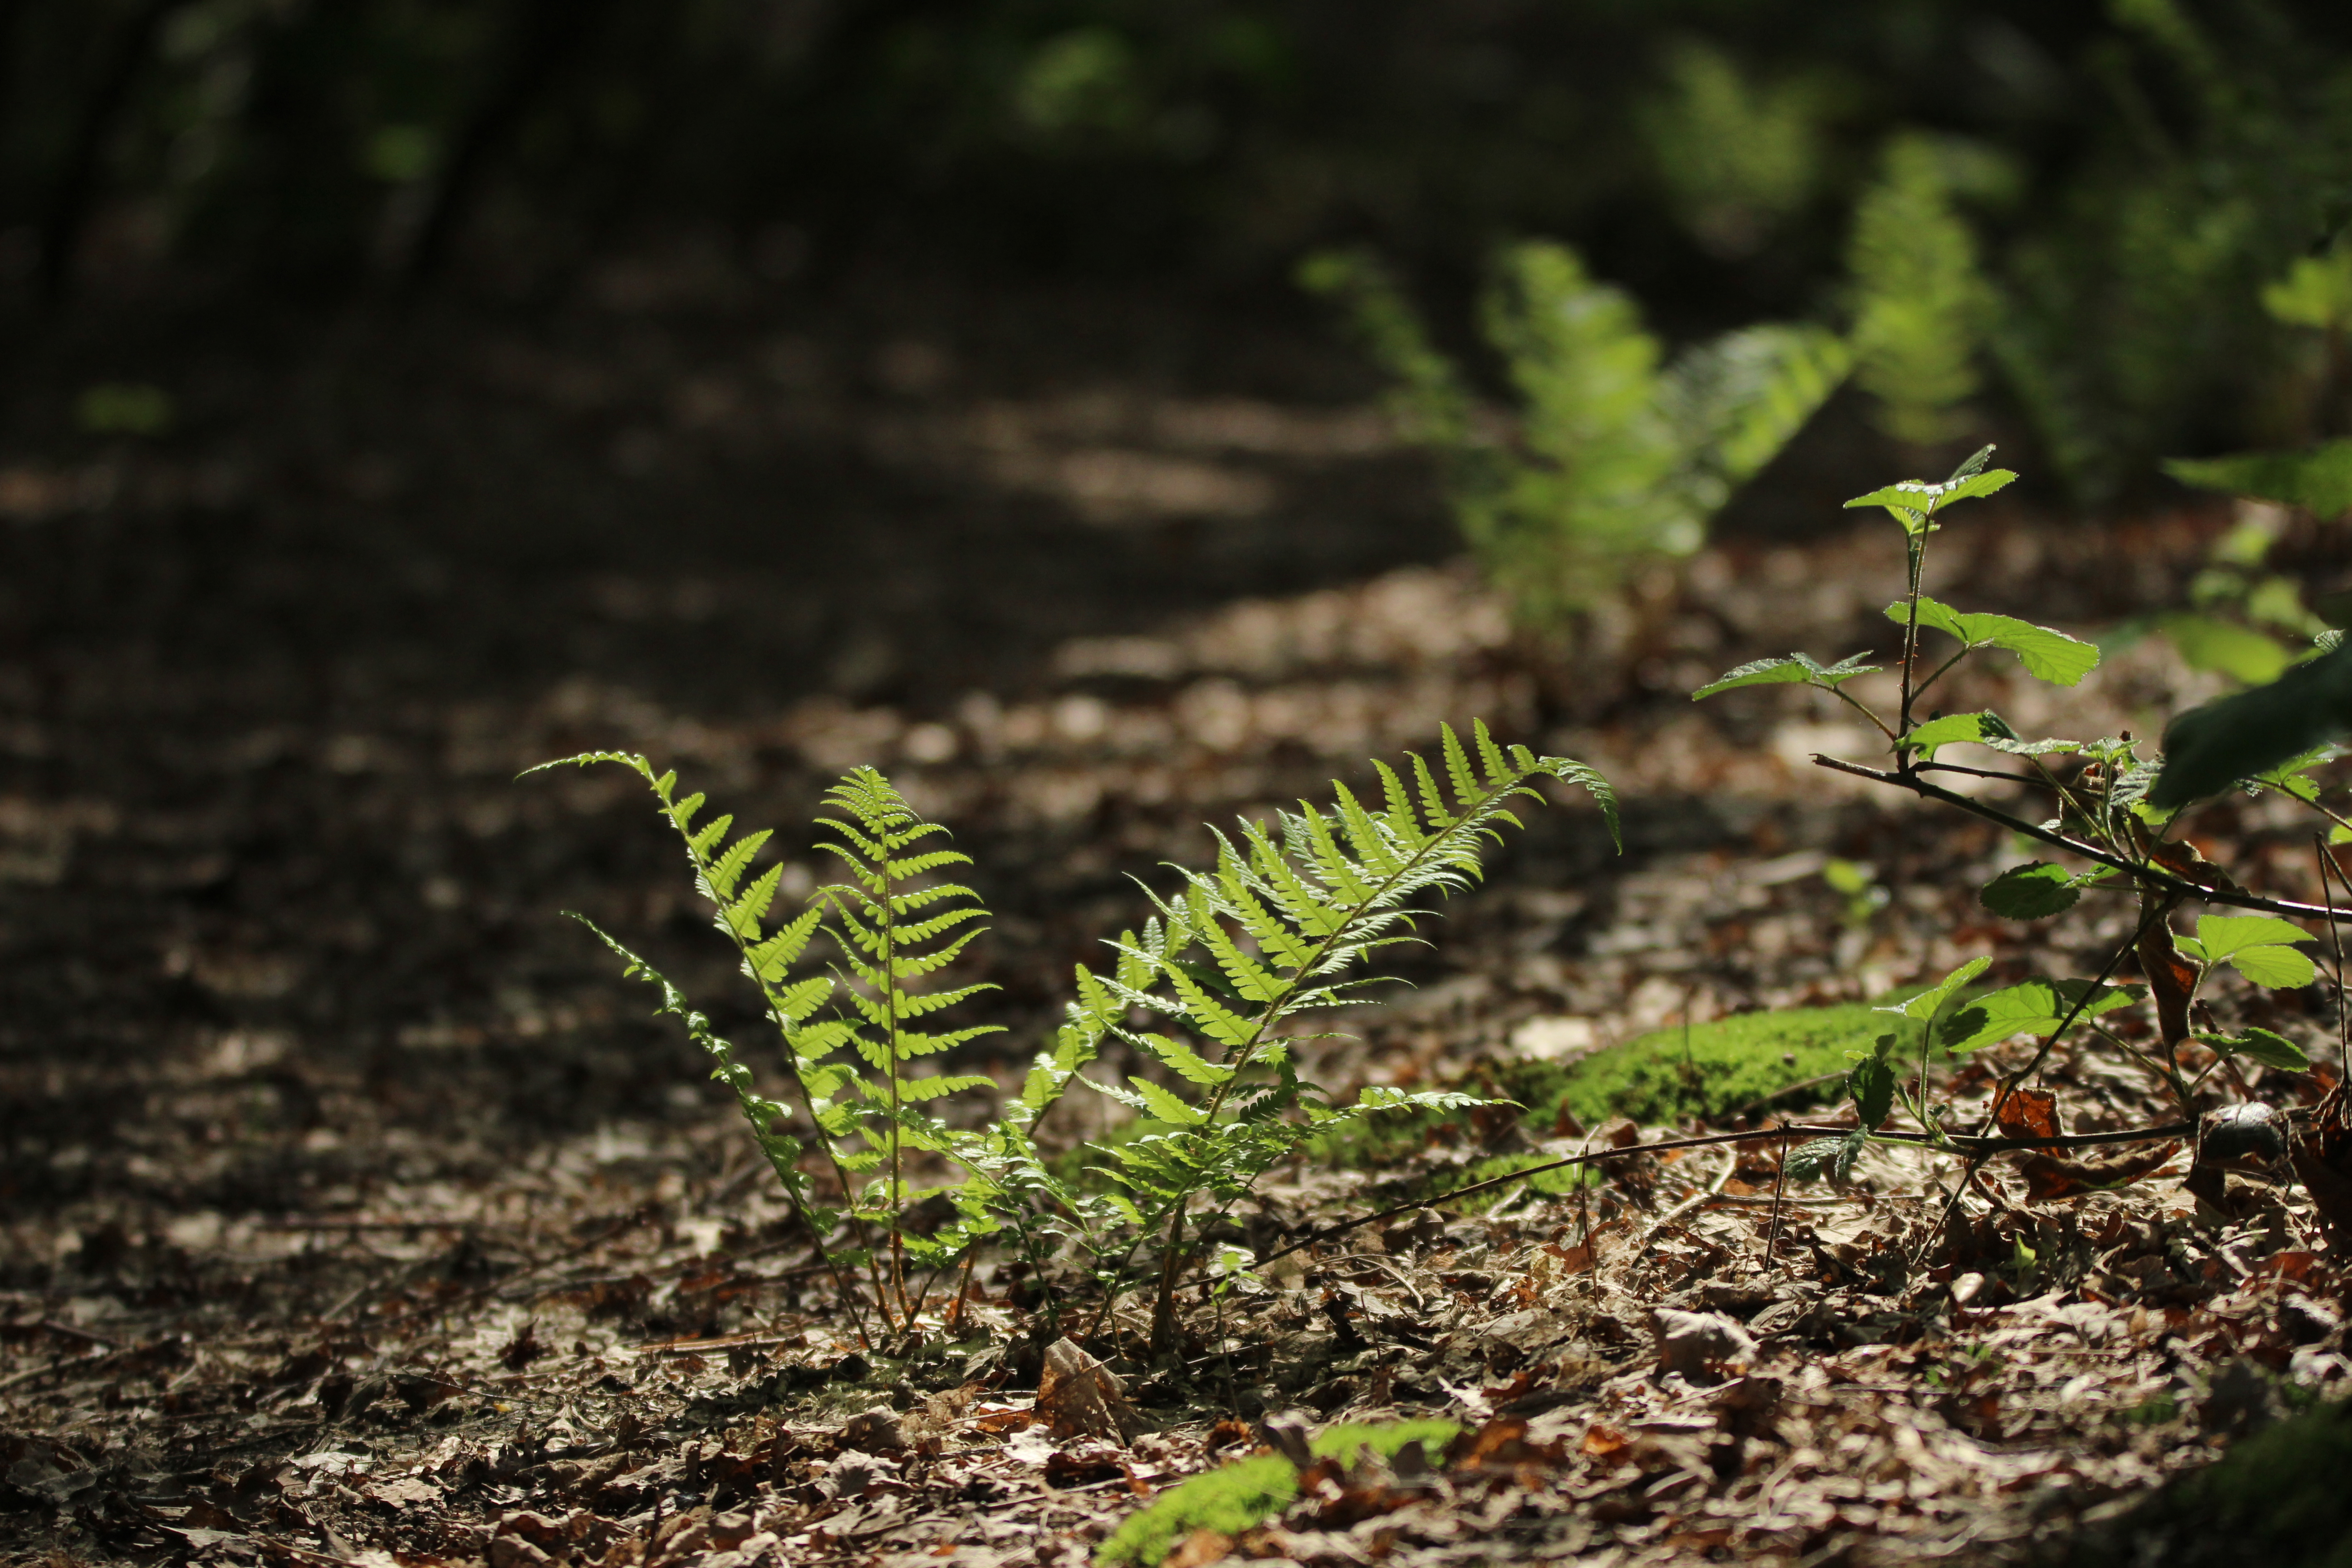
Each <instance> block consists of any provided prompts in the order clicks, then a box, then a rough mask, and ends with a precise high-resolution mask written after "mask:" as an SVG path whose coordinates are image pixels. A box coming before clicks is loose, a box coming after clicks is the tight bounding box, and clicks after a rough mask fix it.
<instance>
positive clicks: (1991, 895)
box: [1977, 860, 2083, 921]
mask: <svg viewBox="0 0 2352 1568" xmlns="http://www.w3.org/2000/svg"><path fill="white" fill-rule="evenodd" d="M2082 896H2083V894H2082V889H2080V888H2078V887H2077V886H2076V885H2075V883H2074V878H2073V877H2071V876H2069V875H2068V874H2067V873H2066V871H2065V869H2064V868H2062V867H2058V866H2053V865H2050V864H2048V863H2047V862H2045V861H2042V860H2029V861H2027V862H2026V863H2025V864H2024V865H2022V866H2011V868H2009V869H2008V870H2006V871H2003V872H2002V873H2001V874H2000V876H1998V877H1995V878H1994V879H1992V880H1991V881H1990V882H1987V883H1986V884H1985V885H1984V886H1983V888H1981V889H1979V890H1978V893H1977V902H1979V903H1980V904H1982V905H1983V906H1984V907H1985V908H1986V909H1988V910H1991V911H1992V912H1993V913H1994V914H1997V915H1999V916H2000V917H2001V918H2002V919H2003V920H2011V921H2039V920H2047V919H2049V918H2050V917H2051V916H2052V915H2054V914H2062V913H2063V912H2064V911H2066V910H2071V909H2073V908H2074V904H2075V900H2079V899H2080V898H2081V897H2082Z"/></svg>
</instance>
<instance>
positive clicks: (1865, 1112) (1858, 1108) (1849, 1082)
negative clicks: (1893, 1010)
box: [1845, 1035, 1895, 1131]
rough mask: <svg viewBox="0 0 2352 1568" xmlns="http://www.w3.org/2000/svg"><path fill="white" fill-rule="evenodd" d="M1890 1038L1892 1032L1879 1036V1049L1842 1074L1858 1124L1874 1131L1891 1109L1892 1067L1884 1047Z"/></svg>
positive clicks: (1893, 1095) (1891, 1039) (1889, 1042)
mask: <svg viewBox="0 0 2352 1568" xmlns="http://www.w3.org/2000/svg"><path fill="white" fill-rule="evenodd" d="M1894 1040H1895V1037H1894V1036H1892V1035H1882V1036H1881V1037H1879V1044H1880V1047H1881V1048H1880V1049H1879V1050H1878V1051H1875V1052H1873V1053H1872V1054H1871V1055H1869V1056H1866V1057H1864V1058H1862V1059H1861V1060H1860V1061H1858V1062H1856V1063H1854V1064H1853V1070H1852V1071H1850V1072H1848V1073H1847V1074H1846V1079H1845V1088H1846V1093H1847V1094H1849V1095H1851V1096H1852V1097H1853V1107H1854V1110H1855V1112H1856V1113H1857V1114H1858V1115H1859V1116H1860V1117H1861V1120H1862V1125H1863V1126H1864V1128H1865V1129H1867V1130H1869V1131H1877V1130H1878V1128H1879V1126H1880V1124H1881V1123H1883V1122H1885V1120H1886V1118H1887V1114H1888V1112H1890V1111H1892V1110H1894V1109H1895V1068H1893V1067H1892V1066H1890V1065H1889V1064H1888V1062H1887V1060H1886V1056H1885V1047H1887V1046H1889V1045H1892V1044H1893V1043H1894Z"/></svg>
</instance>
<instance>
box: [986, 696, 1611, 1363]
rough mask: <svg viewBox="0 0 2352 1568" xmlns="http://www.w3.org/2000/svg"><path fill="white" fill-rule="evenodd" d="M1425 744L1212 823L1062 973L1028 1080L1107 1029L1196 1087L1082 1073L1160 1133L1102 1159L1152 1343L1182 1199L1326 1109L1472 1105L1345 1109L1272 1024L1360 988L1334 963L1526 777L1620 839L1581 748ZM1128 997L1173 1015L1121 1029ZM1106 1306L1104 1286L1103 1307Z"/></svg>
mask: <svg viewBox="0 0 2352 1568" xmlns="http://www.w3.org/2000/svg"><path fill="white" fill-rule="evenodd" d="M1439 752H1440V760H1439V765H1438V767H1437V768H1435V769H1433V768H1432V767H1431V766H1430V764H1429V763H1428V762H1427V761H1426V760H1425V759H1423V758H1422V757H1420V756H1418V755H1409V756H1408V758H1407V763H1406V768H1405V771H1404V772H1403V773H1400V772H1399V771H1398V770H1397V769H1395V768H1392V767H1391V766H1389V765H1388V764H1387V763H1375V764H1374V767H1375V768H1376V769H1377V771H1378V774H1379V777H1380V781H1381V791H1382V802H1381V805H1380V806H1379V807H1377V808H1375V807H1373V806H1371V805H1366V804H1364V803H1363V802H1361V801H1360V800H1358V799H1357V797H1356V796H1355V795H1353V794H1351V793H1350V792H1349V790H1348V789H1347V787H1346V786H1345V785H1335V786H1334V789H1335V794H1336V800H1335V803H1334V805H1331V806H1330V807H1328V808H1326V807H1321V806H1317V805H1310V804H1307V803H1306V802H1301V803H1300V805H1299V809H1298V810H1297V811H1296V812H1284V813H1281V814H1280V816H1279V818H1278V822H1277V825H1276V829H1275V830H1273V831H1269V830H1268V829H1267V828H1266V827H1265V826H1263V825H1261V824H1258V823H1255V822H1248V821H1244V823H1242V824H1241V825H1240V827H1239V829H1238V832H1237V834H1235V835H1227V834H1223V833H1220V834H1218V835H1217V860H1216V865H1215V867H1214V868H1213V869H1212V870H1207V871H1195V870H1183V871H1182V876H1183V886H1182V888H1181V889H1180V890H1179V891H1178V893H1177V894H1176V895H1175V896H1173V897H1171V898H1168V899H1164V900H1163V899H1158V898H1155V900H1154V902H1155V903H1156V904H1157V906H1158V911H1159V912H1158V913H1157V915H1155V916H1154V918H1153V919H1151V920H1150V921H1147V922H1146V923H1145V925H1144V928H1143V931H1142V932H1141V933H1140V934H1139V935H1134V934H1130V935H1129V936H1127V937H1125V938H1122V939H1121V940H1120V941H1119V942H1116V943H1114V944H1113V947H1114V949H1115V951H1116V952H1118V962H1117V963H1116V965H1115V966H1114V967H1113V969H1112V970H1111V972H1110V973H1105V974H1095V973H1089V972H1087V971H1086V970H1083V969H1081V970H1080V971H1079V972H1078V976H1077V982H1078V996H1077V1000H1076V1002H1074V1003H1073V1004H1072V1005H1071V1007H1070V1022H1069V1023H1068V1024H1067V1025H1066V1026H1065V1028H1064V1030H1063V1033H1062V1036H1061V1037H1060V1038H1059V1039H1058V1040H1057V1042H1056V1049H1055V1053H1053V1054H1052V1056H1051V1057H1050V1058H1041V1059H1040V1062H1039V1065H1038V1068H1037V1070H1036V1072H1035V1073H1034V1074H1033V1075H1032V1082H1031V1093H1032V1094H1037V1095H1042V1094H1044V1093H1045V1092H1047V1090H1048V1087H1049V1086H1051V1085H1052V1084H1054V1083H1055V1080H1057V1079H1058V1080H1059V1081H1061V1082H1066V1081H1067V1079H1069V1078H1070V1077H1075V1076H1077V1069H1078V1068H1081V1067H1083V1066H1084V1065H1085V1063H1086V1062H1087V1060H1090V1059H1092V1057H1093V1054H1094V1050H1095V1047H1096V1044H1097V1042H1099V1040H1100V1039H1101V1038H1102V1037H1105V1036H1115V1037H1118V1038H1119V1039H1120V1040H1122V1041H1124V1042H1126V1044H1127V1045H1128V1046H1129V1047H1131V1048H1132V1049H1133V1050H1135V1051H1136V1052H1137V1053H1139V1055H1140V1056H1142V1057H1144V1058H1148V1059H1150V1060H1151V1061H1155V1062H1157V1063H1159V1064H1160V1066H1162V1067H1164V1068H1167V1069H1168V1070H1169V1072H1170V1073H1171V1074H1172V1075H1173V1076H1174V1077H1175V1078H1176V1079H1178V1080H1180V1081H1181V1082H1182V1083H1183V1084H1185V1085H1187V1086H1189V1088H1190V1089H1191V1091H1192V1092H1191V1093H1190V1094H1185V1093H1180V1092H1178V1091H1177V1090H1175V1089H1171V1088H1169V1087H1168V1086H1166V1085H1165V1084H1162V1083H1160V1082H1157V1081H1155V1080H1154V1079H1150V1078H1145V1077H1143V1076H1140V1075H1136V1076H1132V1077H1130V1078H1129V1079H1128V1081H1127V1083H1126V1084H1125V1085H1118V1084H1101V1083H1097V1082H1096V1081H1095V1080H1094V1079H1084V1081H1085V1082H1087V1084H1088V1086H1089V1087H1092V1088H1095V1089H1098V1090H1100V1091H1101V1092H1102V1093H1105V1094H1108V1095H1109V1096H1110V1097H1112V1098H1113V1099H1115V1100H1119V1101H1120V1102H1122V1103H1123V1104H1126V1105H1127V1106H1129V1108H1131V1109H1132V1110H1135V1111H1137V1112H1138V1113H1139V1114H1140V1115H1142V1116H1144V1117H1146V1118H1148V1119H1150V1121H1154V1122H1157V1123H1159V1124H1160V1127H1161V1129H1163V1130H1162V1131H1155V1132H1153V1133H1151V1134H1150V1135H1148V1136H1145V1137H1142V1138H1139V1139H1137V1140H1135V1141H1134V1142H1130V1143H1127V1144H1123V1145H1121V1146H1119V1147H1118V1148H1117V1149H1115V1150H1113V1151H1112V1156H1113V1159H1114V1160H1115V1161H1116V1163H1115V1164H1114V1165H1112V1166H1110V1167H1109V1168H1108V1174H1109V1175H1110V1176H1111V1177H1112V1179H1113V1180H1114V1181H1115V1182H1116V1183H1117V1184H1118V1186H1119V1188H1120V1191H1119V1192H1118V1193H1117V1194H1114V1196H1113V1202H1114V1204H1115V1205H1117V1206H1118V1212H1119V1213H1120V1215H1122V1217H1124V1218H1125V1220H1126V1221H1127V1222H1128V1224H1129V1226H1131V1227H1132V1233H1133V1235H1134V1237H1136V1241H1135V1243H1134V1244H1131V1246H1132V1245H1140V1243H1141V1241H1142V1240H1143V1239H1144V1238H1145V1237H1148V1236H1149V1235H1150V1234H1151V1233H1154V1232H1157V1231H1161V1230H1163V1229H1164V1233H1165V1239H1164V1243H1163V1246H1162V1250H1161V1254H1160V1281H1159V1297H1158V1300H1157V1303H1156V1305H1155V1308H1154V1312H1153V1319H1152V1340H1153V1344H1154V1347H1155V1348H1156V1349H1160V1350H1166V1349H1170V1348H1171V1347H1172V1345H1173V1343H1174V1333H1175V1324H1174V1300H1175V1289H1176V1281H1177V1278H1178V1276H1179V1274H1180V1272H1181V1268H1182V1267H1183V1263H1184V1237H1185V1226H1186V1220H1187V1215H1188V1211H1189V1208H1190V1206H1191V1204H1192V1199H1193V1198H1194V1197H1195V1196H1196V1195H1198V1194H1201V1193H1202V1192H1203V1191H1205V1192H1207V1193H1208V1194H1210V1195H1211V1196H1212V1197H1213V1198H1215V1199H1217V1200H1218V1201H1219V1202H1220V1203H1222V1204H1226V1205H1230V1204H1231V1203H1233V1202H1234V1201H1237V1200H1238V1199H1239V1198H1240V1197H1241V1196H1242V1195H1243V1194H1244V1193H1246V1192H1247V1191H1248V1189H1249V1188H1250V1186H1251V1185H1252V1184H1255V1182H1256V1181H1257V1179H1258V1178H1259V1177H1260V1176H1261V1175H1263V1174H1264V1173H1265V1172H1266V1170H1268V1169H1269V1168H1271V1167H1272V1166H1273V1165H1274V1164H1275V1163H1276V1162H1277V1161H1279V1160H1281V1159H1282V1158H1284V1157H1285V1156H1286V1154H1288V1153H1289V1152H1290V1151H1291V1150H1293V1149H1294V1148H1296V1147H1297V1145H1298V1143H1299V1142H1300V1141H1301V1140H1302V1139H1304V1138H1305V1137H1306V1136H1307V1134H1308V1133H1309V1132H1310V1131H1313V1130H1315V1129H1316V1128H1318V1127H1325V1126H1328V1125H1329V1124H1331V1123H1333V1122H1335V1121H1342V1120H1349V1119H1354V1118H1358V1117H1362V1116H1367V1115H1370V1113H1372V1112H1373V1111H1377V1110H1402V1109H1424V1110H1451V1109H1458V1108H1461V1107H1464V1106H1467V1105H1475V1104H1477V1103H1480V1101H1478V1100H1475V1098H1474V1097H1472V1096H1468V1095H1464V1094H1459V1093H1454V1092H1450V1091H1437V1090H1432V1091H1422V1092H1417V1093H1408V1092H1406V1091H1404V1090H1401V1089H1392V1088H1373V1089H1366V1090H1365V1091H1364V1093H1363V1094H1362V1095H1361V1096H1360V1097H1359V1098H1358V1100H1357V1102H1356V1103H1355V1104H1354V1105H1352V1106H1347V1107H1334V1106H1332V1105H1331V1104H1330V1103H1329V1096H1328V1093H1327V1092H1326V1091H1325V1090H1324V1089H1321V1088H1320V1087H1319V1086H1318V1085H1315V1084H1312V1083H1309V1082H1307V1081H1305V1080H1303V1079H1300V1078H1299V1076H1298V1072H1297V1061H1296V1058H1295V1057H1294V1056H1293V1054H1292V1048H1291V1044H1290V1041H1289V1040H1288V1038H1286V1037H1285V1034H1284V1032H1283V1031H1284V1026H1286V1024H1288V1023H1289V1022H1290V1021H1291V1020H1293V1019H1294V1018H1297V1016H1299V1015H1301V1014H1304V1013H1307V1012H1308V1011H1310V1010H1314V1009H1320V1008H1327V1007H1333V1006H1339V1005H1349V1004H1351V1003H1355V1002H1359V1001H1361V1000H1363V999H1364V998H1363V997H1362V995H1361V994H1360V993H1361V990H1362V988H1363V986H1364V985H1366V984H1369V982H1367V981H1364V980H1362V979H1349V978H1348V976H1349V974H1350V973H1352V972H1353V971H1356V970H1358V969H1360V968H1361V967H1362V966H1363V965H1364V964H1365V963H1367V962H1369V961H1370V959H1371V958H1372V957H1373V956H1374V955H1375V954H1377V953H1378V952H1381V950H1382V949H1384V948H1387V947H1389V946H1391V945H1392V944H1394V943H1397V942H1406V941H1411V940H1412V929H1413V921H1414V918H1415V916H1416V915H1417V914H1418V913H1420V912H1422V911H1421V910H1420V909H1419V907H1418V906H1417V903H1416V900H1421V899H1423V897H1425V896H1426V895H1429V894H1432V893H1436V894H1449V893H1453V892H1455V891H1458V890H1460V889H1465V888H1467V887H1469V886H1470V885H1471V884H1472V883H1473V882H1475V880H1477V879H1478V877H1479V875H1480V859H1479V857H1480V852H1481V850H1483V849H1484V847H1486V844H1487V843H1488V842H1489V841H1492V840H1495V839H1496V838H1497V837H1499V831H1498V830H1499V829H1500V827H1501V826H1503V825H1505V824H1508V825H1510V826H1517V825H1518V820H1517V817H1516V816H1513V815H1512V813H1511V809H1510V807H1511V805H1512V803H1513V802H1514V801H1516V800H1517V799H1521V798H1525V799H1531V800H1538V801H1540V800H1541V799H1542V798H1543V797H1542V796H1541V795H1539V794H1538V793H1537V791H1536V790H1535V789H1534V788H1533V787H1532V785H1533V784H1534V782H1535V781H1536V780H1537V779H1538V778H1543V777H1551V778H1558V779H1561V780H1565V781H1567V782H1569V783H1571V784H1580V785H1581V786H1583V787H1584V788H1585V789H1586V790H1588V791H1590V792H1591V795H1592V796H1593V797H1594V799H1595V800H1596V801H1597V802H1598V803H1599V804H1600V806H1601V812H1602V815H1603V816H1604V817H1605V818H1606V820H1607V821H1608V824H1609V828H1610V833H1611V836H1612V838H1613V837H1615V836H1616V833H1617V816H1616V802H1615V797H1614V796H1613V795H1612V793H1611V791H1610V789H1609V786H1608V784H1607V783H1606V782H1605V781H1604V780H1603V779H1602V778H1601V775H1600V774H1599V773H1595V772H1593V771H1592V770H1591V768H1588V767H1586V766H1585V765H1584V764H1582V763H1577V762H1572V761H1570V760H1569V759H1567V758H1564V757H1538V756H1537V755H1535V754H1534V753H1533V752H1529V751H1528V749H1527V748H1526V747H1524V746H1512V747H1510V748H1508V749H1505V748H1503V747H1501V746H1499V745H1497V744H1496V742H1495V741H1494V740H1493V738H1492V737H1491V736H1489V735H1488V733H1487V732H1486V725H1485V724H1484V723H1479V724H1476V725H1475V727H1474V728H1473V731H1472V740H1471V744H1470V745H1469V746H1466V747H1465V745H1464V744H1463V742H1462V741H1461V739H1460V738H1459V737H1458V736H1456V735H1455V733H1454V731H1453V730H1452V728H1451V727H1447V728H1445V729H1444V731H1443V732H1442V735H1441V739H1440V748H1439ZM1137 1013H1140V1014H1141V1015H1142V1016H1145V1017H1147V1018H1150V1017H1157V1018H1160V1019H1164V1020H1167V1021H1168V1023H1169V1024H1170V1025H1171V1026H1174V1027H1172V1028H1170V1029H1165V1030H1162V1029H1154V1028H1151V1027H1150V1026H1132V1025H1130V1024H1129V1017H1130V1016H1133V1015H1135V1014H1137ZM1180 1029H1181V1031H1182V1035H1180V1034H1179V1033H1178V1032H1177V1031H1178V1030H1180ZM1184 1035H1189V1036H1190V1037H1191V1038H1190V1039H1187V1038H1185V1037H1183V1036H1184ZM1195 1042H1197V1043H1195ZM1024 1098H1027V1097H1026V1096H1024ZM1130 1250H1131V1248H1130ZM1115 1297H1116V1288H1115V1287H1114V1291H1113V1297H1112V1299H1113V1300H1115ZM1110 1305H1111V1301H1110V1300H1106V1302H1105V1304H1104V1307H1103V1311H1104V1312H1105V1313H1106V1314H1107V1313H1108V1310H1109V1308H1110Z"/></svg>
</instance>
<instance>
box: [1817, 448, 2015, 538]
mask: <svg viewBox="0 0 2352 1568" xmlns="http://www.w3.org/2000/svg"><path fill="white" fill-rule="evenodd" d="M1991 455H1992V448H1991V447H1985V448H1984V449H1983V450H1982V451H1979V452H1978V453H1977V454H1976V455H1975V456H1974V457H1972V458H1969V460H1968V462H1966V463H1963V464H1961V465H1960V468H1959V470H1958V472H1956V473H1955V474H1954V475H1953V476H1952V477H1951V478H1950V479H1946V480H1945V481H1944V482H1943V483H1942V484H1939V485H1938V484H1930V483H1928V482H1927V480H1925V479H1905V480H1904V481H1902V482H1901V483H1900V484H1893V485H1882V486H1880V487H1879V488H1878V489H1874V490H1873V491H1871V492H1870V493H1869V494H1868V495H1861V496H1856V497H1854V498H1853V500H1850V501H1848V502H1846V503H1845V504H1846V505H1847V507H1848V508H1853V507H1864V506H1874V507H1883V508H1885V511H1886V515H1887V516H1889V517H1891V518H1893V519H1894V520H1895V521H1896V522H1899V523H1901V524H1902V525H1903V531H1904V532H1906V533H1907V534H1909V535H1911V536H1912V537H1913V538H1915V539H1916V538H1918V537H1919V536H1920V535H1922V534H1926V533H1932V532H1933V531H1935V529H1936V526H1937V525H1936V522H1935V517H1936V514H1937V513H1938V512H1940V511H1942V510H1944V509H1945V508H1946V507H1948V506H1949V505H1951V504H1952V503H1953V502H1954V501H1961V500H1969V499H1970V498H1972V497H1975V496H1989V495H1991V494H1992V493H1993V492H1994V491H1996V490H2000V489H2007V488H2008V487H2009V486H2010V485H2011V483H2012V482H2013V481H2014V480H2015V479H2017V476H2016V475H2015V474H2014V473H2011V471H2010V470H2009V469H2007V468H1986V467H1985V466H1984V461H1985V459H1986V458H1989V457H1990V456H1991Z"/></svg>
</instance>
